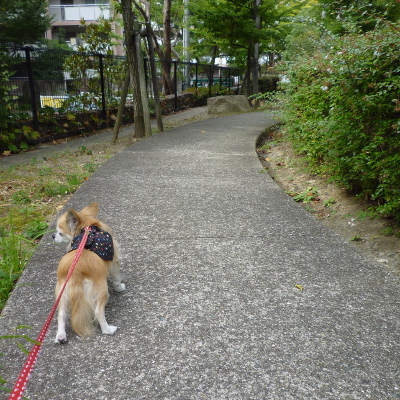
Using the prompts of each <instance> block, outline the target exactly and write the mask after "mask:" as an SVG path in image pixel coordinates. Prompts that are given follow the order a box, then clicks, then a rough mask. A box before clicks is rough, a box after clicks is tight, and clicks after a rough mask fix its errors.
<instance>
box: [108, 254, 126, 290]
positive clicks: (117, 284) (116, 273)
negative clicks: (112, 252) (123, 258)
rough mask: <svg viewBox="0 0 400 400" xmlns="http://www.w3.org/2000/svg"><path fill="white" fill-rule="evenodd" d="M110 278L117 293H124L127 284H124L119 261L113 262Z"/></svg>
mask: <svg viewBox="0 0 400 400" xmlns="http://www.w3.org/2000/svg"><path fill="white" fill-rule="evenodd" d="M110 277H111V281H112V284H113V287H114V290H115V291H116V292H123V291H124V290H125V283H122V277H121V272H120V268H119V261H115V260H114V261H113V262H112V264H111V268H110Z"/></svg>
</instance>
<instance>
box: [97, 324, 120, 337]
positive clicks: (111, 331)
mask: <svg viewBox="0 0 400 400" xmlns="http://www.w3.org/2000/svg"><path fill="white" fill-rule="evenodd" d="M117 329H118V326H113V325H108V326H106V327H105V328H104V329H102V330H101V331H102V332H103V333H104V334H105V335H114V333H115V332H116V331H117Z"/></svg>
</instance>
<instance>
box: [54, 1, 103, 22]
mask: <svg viewBox="0 0 400 400" xmlns="http://www.w3.org/2000/svg"><path fill="white" fill-rule="evenodd" d="M49 8H50V16H51V17H52V20H53V21H80V20H81V19H82V18H83V19H84V20H85V21H95V20H97V19H98V18H99V17H100V16H103V17H104V18H106V19H108V18H110V6H109V5H104V6H98V5H96V4H76V5H71V6H56V5H54V6H53V5H50V6H49Z"/></svg>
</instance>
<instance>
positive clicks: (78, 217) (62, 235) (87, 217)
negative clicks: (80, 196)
mask: <svg viewBox="0 0 400 400" xmlns="http://www.w3.org/2000/svg"><path fill="white" fill-rule="evenodd" d="M98 213H99V205H98V203H97V202H94V203H92V204H89V205H88V206H87V207H85V208H84V209H83V210H82V211H79V212H78V211H75V210H72V209H71V210H69V211H67V212H66V213H65V214H63V215H61V217H60V218H59V219H58V221H57V231H56V232H55V233H54V234H53V239H54V241H55V242H56V243H70V242H71V241H72V238H73V237H74V236H76V235H77V234H79V232H80V231H81V229H82V228H84V227H85V226H89V225H94V224H96V222H97V220H96V219H97V214H98Z"/></svg>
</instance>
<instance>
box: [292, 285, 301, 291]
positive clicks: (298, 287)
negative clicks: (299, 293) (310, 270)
mask: <svg viewBox="0 0 400 400" xmlns="http://www.w3.org/2000/svg"><path fill="white" fill-rule="evenodd" d="M294 287H296V288H297V289H299V290H303V286H301V285H294Z"/></svg>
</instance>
